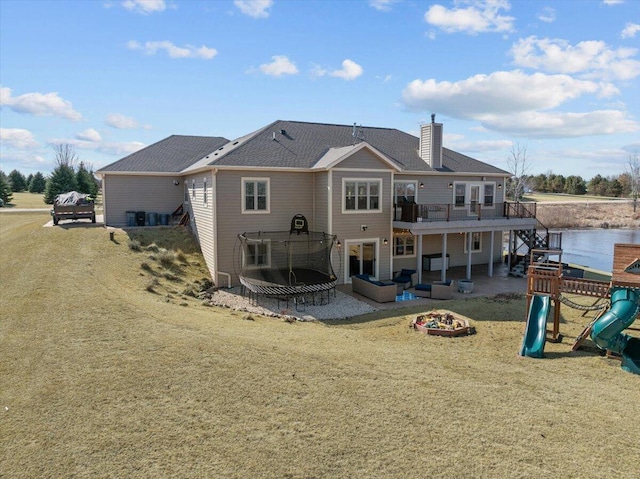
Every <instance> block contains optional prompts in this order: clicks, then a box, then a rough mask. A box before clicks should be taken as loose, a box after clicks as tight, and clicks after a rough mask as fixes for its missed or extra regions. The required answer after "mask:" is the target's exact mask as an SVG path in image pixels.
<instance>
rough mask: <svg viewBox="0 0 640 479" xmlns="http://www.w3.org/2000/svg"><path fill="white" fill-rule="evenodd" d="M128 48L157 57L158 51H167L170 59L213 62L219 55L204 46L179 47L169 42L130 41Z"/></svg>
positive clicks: (214, 50) (212, 49)
mask: <svg viewBox="0 0 640 479" xmlns="http://www.w3.org/2000/svg"><path fill="white" fill-rule="evenodd" d="M127 48H128V49H129V50H142V51H143V52H144V53H145V54H147V55H155V54H156V53H157V52H158V50H165V51H166V52H167V55H169V57H170V58H202V59H204V60H211V59H212V58H213V57H215V56H216V55H217V54H218V50H216V49H215V48H209V47H206V46H204V45H203V46H201V47H194V46H192V45H185V46H184V47H179V46H177V45H174V44H173V43H171V42H170V41H167V40H165V41H161V42H145V43H144V44H141V43H140V42H137V41H135V40H130V41H129V42H128V43H127Z"/></svg>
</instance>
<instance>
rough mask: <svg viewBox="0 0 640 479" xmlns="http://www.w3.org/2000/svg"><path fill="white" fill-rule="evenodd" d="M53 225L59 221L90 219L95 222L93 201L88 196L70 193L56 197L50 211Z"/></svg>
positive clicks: (74, 192)
mask: <svg viewBox="0 0 640 479" xmlns="http://www.w3.org/2000/svg"><path fill="white" fill-rule="evenodd" d="M51 216H52V217H53V224H54V225H57V224H58V222H59V221H60V220H77V219H81V218H87V219H90V220H91V222H92V223H95V222H96V210H95V205H94V203H93V200H92V199H91V198H90V197H89V195H85V194H84V193H78V192H77V191H71V192H69V193H63V194H60V195H58V196H56V199H55V200H54V202H53V209H52V210H51Z"/></svg>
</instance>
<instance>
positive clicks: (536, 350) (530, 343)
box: [520, 294, 551, 358]
mask: <svg viewBox="0 0 640 479" xmlns="http://www.w3.org/2000/svg"><path fill="white" fill-rule="evenodd" d="M550 305H551V301H550V298H549V296H541V295H538V294H534V295H533V298H532V299H531V304H530V305H529V315H528V316H527V326H526V328H525V331H524V338H523V339H522V347H521V348H520V356H529V357H531V358H541V357H542V355H543V353H544V344H545V342H546V338H547V318H548V317H549V309H550Z"/></svg>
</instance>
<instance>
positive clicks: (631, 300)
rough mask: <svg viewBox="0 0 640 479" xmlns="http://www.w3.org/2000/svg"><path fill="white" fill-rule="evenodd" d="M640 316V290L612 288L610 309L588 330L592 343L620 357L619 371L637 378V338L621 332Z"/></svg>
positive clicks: (639, 358) (639, 349)
mask: <svg viewBox="0 0 640 479" xmlns="http://www.w3.org/2000/svg"><path fill="white" fill-rule="evenodd" d="M638 314H640V289H632V288H616V287H614V288H611V308H609V310H608V311H607V312H605V313H604V314H603V315H602V316H600V318H598V319H597V320H596V322H595V323H594V324H593V326H592V327H591V339H592V340H593V342H594V343H596V345H597V346H598V347H599V348H600V349H608V350H609V351H612V352H614V353H617V354H620V355H621V356H622V369H624V370H625V371H628V372H630V373H634V374H640V338H634V337H633V336H629V335H628V334H623V333H622V331H624V330H625V329H627V328H628V327H629V326H631V324H633V322H634V321H635V320H636V318H637V317H638Z"/></svg>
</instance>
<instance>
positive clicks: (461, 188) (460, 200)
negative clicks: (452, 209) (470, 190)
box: [454, 183, 467, 207]
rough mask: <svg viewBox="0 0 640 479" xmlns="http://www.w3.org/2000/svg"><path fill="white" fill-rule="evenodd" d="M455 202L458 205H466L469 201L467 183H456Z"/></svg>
mask: <svg viewBox="0 0 640 479" xmlns="http://www.w3.org/2000/svg"><path fill="white" fill-rule="evenodd" d="M454 194H455V197H454V204H455V206H456V207H464V205H465V203H466V201H467V184H466V183H455V186H454Z"/></svg>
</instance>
